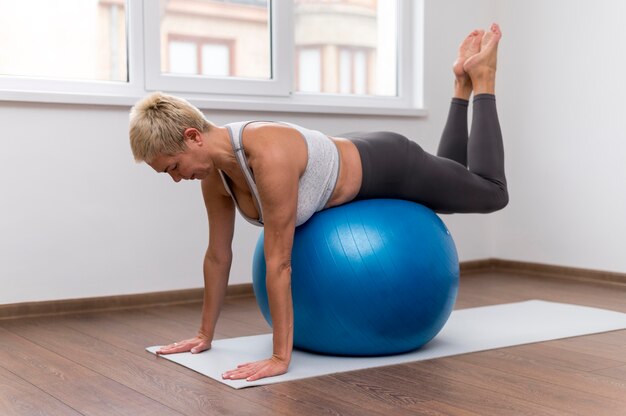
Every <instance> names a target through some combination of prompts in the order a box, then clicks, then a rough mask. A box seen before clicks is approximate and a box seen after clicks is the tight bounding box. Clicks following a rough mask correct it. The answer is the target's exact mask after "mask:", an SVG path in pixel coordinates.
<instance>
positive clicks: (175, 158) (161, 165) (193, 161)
mask: <svg viewBox="0 0 626 416" xmlns="http://www.w3.org/2000/svg"><path fill="white" fill-rule="evenodd" d="M149 165H150V166H152V168H153V169H154V170H155V171H157V172H159V173H167V174H169V175H170V176H171V177H172V180H173V181H174V182H180V181H181V179H185V180H193V179H204V178H206V177H207V176H208V174H209V173H210V172H211V171H212V170H213V167H214V166H213V163H212V161H211V159H210V158H209V157H207V155H205V154H204V152H202V146H196V145H194V143H187V147H186V149H185V151H184V152H181V153H177V154H175V155H159V156H157V157H155V158H154V159H153V160H152V162H150V163H149Z"/></svg>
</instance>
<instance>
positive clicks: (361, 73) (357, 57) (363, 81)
mask: <svg viewBox="0 0 626 416" xmlns="http://www.w3.org/2000/svg"><path fill="white" fill-rule="evenodd" d="M366 92H367V57H366V55H365V52H363V51H356V52H355V53H354V93H355V94H365V93H366Z"/></svg>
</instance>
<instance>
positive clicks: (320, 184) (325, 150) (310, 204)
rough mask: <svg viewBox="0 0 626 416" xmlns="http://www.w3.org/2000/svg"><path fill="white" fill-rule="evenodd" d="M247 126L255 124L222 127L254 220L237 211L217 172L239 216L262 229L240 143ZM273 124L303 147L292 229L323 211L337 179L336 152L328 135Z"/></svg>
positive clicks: (258, 203)
mask: <svg viewBox="0 0 626 416" xmlns="http://www.w3.org/2000/svg"><path fill="white" fill-rule="evenodd" d="M250 123H255V121H243V122H237V123H230V124H226V125H225V126H224V127H226V128H227V130H228V134H229V135H230V141H231V144H232V146H233V151H234V152H235V158H236V159H237V162H238V163H239V167H240V168H241V171H242V172H243V176H244V177H245V179H246V182H247V183H248V186H249V187H250V192H251V193H252V202H253V203H254V205H255V207H256V209H257V212H258V213H259V218H258V219H255V218H250V217H248V216H246V215H245V214H244V213H243V212H242V211H241V208H240V207H239V204H238V203H237V199H236V198H235V195H234V193H233V192H232V190H231V188H230V186H229V185H228V181H227V180H226V176H225V175H224V172H222V171H221V170H220V171H219V174H220V176H221V178H222V182H224V187H225V188H226V191H227V192H228V194H229V195H230V196H231V198H232V199H233V201H234V202H235V206H236V207H237V209H238V210H239V213H240V214H241V216H242V217H244V218H245V219H246V220H247V221H248V222H250V223H251V224H254V225H258V226H263V207H262V205H261V200H260V198H259V190H258V189H257V186H256V183H255V182H254V176H253V174H252V171H251V170H250V167H249V166H248V161H247V158H246V155H245V152H244V149H243V144H242V142H243V140H242V139H243V130H244V128H245V127H246V126H247V125H248V124H250ZM276 123H278V124H283V125H286V126H289V127H291V128H293V129H295V130H297V131H298V132H299V133H300V135H301V136H302V138H303V139H304V141H305V143H306V145H307V153H308V160H307V165H306V169H305V171H304V173H303V174H302V176H301V177H300V181H299V183H298V209H297V218H296V226H298V225H301V224H304V223H305V222H306V221H307V220H308V219H309V218H311V216H313V214H314V213H316V212H317V211H321V210H322V209H324V207H325V206H326V203H327V202H328V200H329V199H330V197H331V195H332V193H333V190H334V189H335V185H336V184H337V178H338V176H339V151H338V150H337V146H336V145H335V143H334V142H333V141H332V140H331V139H330V138H329V137H328V136H326V135H325V134H323V133H321V132H319V131H316V130H309V129H305V128H303V127H300V126H297V125H295V124H290V123H284V122H276Z"/></svg>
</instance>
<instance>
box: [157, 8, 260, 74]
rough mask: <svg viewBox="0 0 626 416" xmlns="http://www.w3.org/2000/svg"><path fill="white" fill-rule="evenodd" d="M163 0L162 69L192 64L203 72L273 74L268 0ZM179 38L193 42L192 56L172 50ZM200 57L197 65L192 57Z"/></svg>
mask: <svg viewBox="0 0 626 416" xmlns="http://www.w3.org/2000/svg"><path fill="white" fill-rule="evenodd" d="M151 1H152V0H151ZM161 5H162V6H161V39H162V42H161V71H162V72H163V73H177V72H176V68H187V69H188V68H192V67H196V69H195V70H194V72H193V74H199V75H200V74H201V75H204V76H234V77H243V78H261V79H270V78H271V77H272V73H271V53H270V44H271V38H270V26H269V1H268V0H161ZM180 39H185V41H186V42H193V43H194V44H195V48H196V52H195V54H196V55H194V57H192V56H191V55H185V56H184V57H183V56H170V53H171V51H172V49H171V43H172V42H176V41H177V40H180ZM198 57H200V58H199V61H200V63H201V64H202V65H201V67H200V68H198V67H197V65H196V64H195V63H194V62H197V61H198ZM174 60H181V61H185V62H177V63H174V62H173V61H174ZM179 73H180V72H179ZM184 73H185V74H190V72H184Z"/></svg>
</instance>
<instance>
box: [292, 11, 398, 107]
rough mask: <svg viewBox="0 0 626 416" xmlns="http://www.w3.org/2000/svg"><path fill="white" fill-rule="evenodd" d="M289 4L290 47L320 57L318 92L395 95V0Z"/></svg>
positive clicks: (300, 86) (396, 26) (396, 25)
mask: <svg viewBox="0 0 626 416" xmlns="http://www.w3.org/2000/svg"><path fill="white" fill-rule="evenodd" d="M294 2H295V43H296V47H301V48H304V47H307V46H309V47H310V46H316V47H318V48H320V50H321V55H322V56H324V59H323V66H322V77H321V78H322V79H323V80H324V85H323V86H322V92H325V93H335V94H336V93H340V94H369V95H380V96H396V95H397V81H398V80H397V60H398V58H397V56H398V51H397V49H398V48H397V32H398V17H397V7H398V4H397V3H398V0H384V1H383V0H332V1H331V0H294ZM298 87H299V88H302V84H300V85H299V86H296V90H298V91H302V90H299V89H298Z"/></svg>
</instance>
